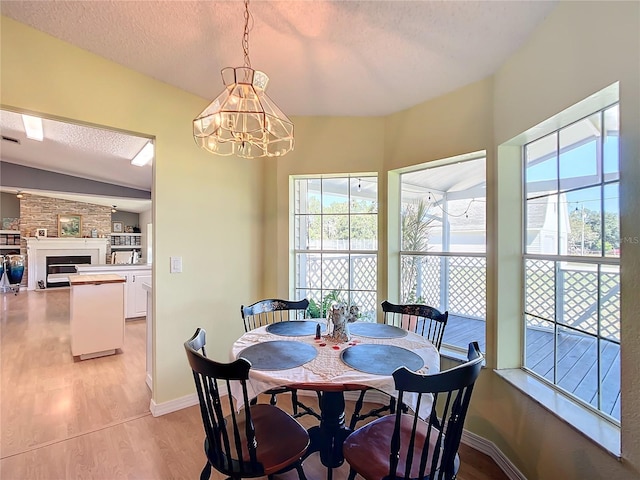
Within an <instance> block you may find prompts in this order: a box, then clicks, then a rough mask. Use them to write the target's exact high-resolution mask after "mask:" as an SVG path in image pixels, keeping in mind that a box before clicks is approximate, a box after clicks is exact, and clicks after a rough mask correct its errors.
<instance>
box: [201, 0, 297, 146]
mask: <svg viewBox="0 0 640 480" xmlns="http://www.w3.org/2000/svg"><path fill="white" fill-rule="evenodd" d="M250 18H251V19H253V18H252V16H251V14H250V13H249V0H245V2H244V35H243V37H242V50H243V51H244V66H243V67H226V68H223V69H222V72H221V73H222V81H223V83H224V85H225V89H224V91H223V92H222V93H221V94H220V95H218V97H217V98H216V99H215V100H214V101H213V102H211V104H210V105H209V106H208V107H207V108H205V110H204V111H203V112H202V113H201V114H200V115H198V117H197V118H196V119H195V120H194V121H193V138H194V139H195V141H196V144H198V145H199V146H200V147H202V148H204V149H205V150H207V151H209V152H211V153H215V154H217V155H237V156H239V157H244V158H258V157H279V156H282V155H285V154H286V153H288V152H289V151H291V150H292V149H293V123H292V122H291V120H289V119H288V118H287V116H286V115H285V114H284V113H282V111H281V110H280V109H279V108H278V106H277V105H276V104H275V103H274V102H273V100H271V99H270V98H269V97H268V96H267V94H266V92H265V90H266V89H267V84H268V83H269V77H268V76H267V75H266V74H265V73H264V72H261V71H259V70H254V69H253V68H251V60H250V59H249V30H250V29H249V19H250Z"/></svg>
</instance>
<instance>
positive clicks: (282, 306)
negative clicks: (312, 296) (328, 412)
mask: <svg viewBox="0 0 640 480" xmlns="http://www.w3.org/2000/svg"><path fill="white" fill-rule="evenodd" d="M308 308H309V300H307V299H306V298H305V299H302V300H281V299H278V298H270V299H265V300H260V301H258V302H256V303H253V304H251V305H249V306H246V307H245V306H244V305H242V306H241V307H240V315H241V316H242V321H243V322H244V331H245V332H248V331H250V330H254V329H256V328H258V327H262V326H265V325H271V324H272V323H276V322H287V321H290V320H305V319H306V318H308ZM265 393H266V394H268V395H271V400H270V403H271V405H275V404H276V403H277V400H276V395H280V394H282V393H291V406H292V410H293V416H294V417H295V418H299V417H301V416H303V415H312V416H314V417H316V418H317V419H318V420H320V415H319V414H318V413H317V412H316V411H315V410H313V409H312V408H311V407H309V406H307V405H305V404H304V403H302V402H301V401H299V400H298V392H297V390H296V389H294V388H289V387H279V388H272V389H270V390H267V391H266V392H265ZM318 395H319V394H318ZM319 400H320V398H319V397H318V401H319ZM252 402H253V403H255V402H256V400H255V399H254V400H252Z"/></svg>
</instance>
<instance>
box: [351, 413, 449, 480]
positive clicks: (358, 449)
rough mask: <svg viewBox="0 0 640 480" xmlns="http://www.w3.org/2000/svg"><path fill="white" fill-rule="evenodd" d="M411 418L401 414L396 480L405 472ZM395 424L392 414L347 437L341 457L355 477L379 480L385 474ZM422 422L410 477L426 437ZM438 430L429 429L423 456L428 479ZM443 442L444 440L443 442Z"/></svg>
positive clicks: (415, 473)
mask: <svg viewBox="0 0 640 480" xmlns="http://www.w3.org/2000/svg"><path fill="white" fill-rule="evenodd" d="M413 419H414V417H413V416H411V415H406V414H403V415H402V421H401V424H400V425H401V428H400V458H399V462H398V468H397V470H396V472H397V473H396V476H397V477H404V476H405V471H406V468H407V466H406V463H405V462H406V458H407V453H408V447H409V442H410V439H411V429H412V424H413ZM395 421H396V415H395V414H393V415H386V416H384V417H382V418H379V419H377V420H375V421H373V422H371V423H368V424H367V425H364V426H363V427H361V428H359V429H358V430H356V431H355V432H353V433H352V434H351V435H349V436H348V437H347V439H346V440H345V442H344V445H343V452H344V458H345V460H346V461H347V462H348V463H349V465H350V466H351V468H353V469H354V470H355V471H356V472H358V474H359V475H361V476H362V477H364V478H365V479H367V480H380V479H382V478H384V477H387V476H388V475H389V455H390V453H391V436H392V435H393V429H394V425H395ZM427 427H428V424H427V423H426V422H422V421H421V422H419V424H418V428H417V432H416V438H415V444H414V448H413V461H412V464H411V473H410V475H409V477H410V478H418V474H419V470H420V458H421V455H422V446H423V445H424V444H425V441H426V438H427ZM439 433H440V432H439V430H437V429H436V428H435V427H432V428H431V433H430V436H429V444H430V445H429V454H428V457H427V467H426V470H425V474H426V476H428V474H429V471H430V469H431V461H432V458H433V449H434V446H435V444H436V442H437V441H438V435H439ZM443 441H444V439H443Z"/></svg>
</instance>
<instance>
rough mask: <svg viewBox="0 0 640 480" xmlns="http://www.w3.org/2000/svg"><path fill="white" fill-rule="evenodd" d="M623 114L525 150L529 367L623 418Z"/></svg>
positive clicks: (608, 112) (577, 126)
mask: <svg viewBox="0 0 640 480" xmlns="http://www.w3.org/2000/svg"><path fill="white" fill-rule="evenodd" d="M618 123H619V121H618V106H617V105H614V106H611V107H609V108H606V109H604V110H601V111H598V112H596V113H594V114H592V115H590V116H588V117H586V118H583V119H581V120H579V121H577V122H575V123H573V124H571V125H569V126H567V127H564V128H562V129H560V130H557V131H555V132H553V133H551V134H550V135H547V136H545V137H543V138H540V139H537V140H535V141H533V142H531V143H529V144H527V145H525V148H524V172H525V180H524V191H525V200H524V202H525V203H524V208H525V211H524V224H525V225H524V228H525V232H524V241H525V245H524V252H525V255H524V269H523V270H524V288H525V291H524V295H525V298H524V322H525V342H524V343H525V352H524V359H523V364H524V366H525V369H527V370H529V371H530V372H531V373H533V374H535V375H537V376H539V377H541V378H543V379H545V380H546V381H548V382H550V383H552V384H554V385H555V386H556V387H557V388H559V389H560V390H562V391H565V392H566V393H568V394H569V395H570V396H572V397H574V398H576V399H578V400H579V401H581V402H583V403H584V404H587V405H590V406H591V407H592V408H594V409H597V410H598V411H599V412H601V413H604V414H605V415H606V416H607V417H609V418H612V419H615V420H617V421H619V420H620V265H619V263H620V262H619V252H620V250H619V249H620V233H619V224H620V219H619V197H618V184H619V169H618V134H619V127H618Z"/></svg>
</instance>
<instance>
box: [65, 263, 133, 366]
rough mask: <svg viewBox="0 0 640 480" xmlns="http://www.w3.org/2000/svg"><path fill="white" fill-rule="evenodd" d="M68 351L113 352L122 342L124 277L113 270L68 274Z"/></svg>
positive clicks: (89, 355) (98, 354)
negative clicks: (69, 346)
mask: <svg viewBox="0 0 640 480" xmlns="http://www.w3.org/2000/svg"><path fill="white" fill-rule="evenodd" d="M69 284H70V286H71V295H70V303H71V305H70V309H69V310H70V314H71V319H70V327H71V331H70V334H71V354H72V355H73V356H74V357H75V356H79V357H80V359H81V360H86V359H89V358H94V357H101V356H104V355H113V354H114V353H116V350H117V349H118V348H122V346H123V344H124V315H123V311H124V310H123V307H124V284H125V279H124V278H123V277H121V276H120V275H115V274H113V273H107V274H98V275H69Z"/></svg>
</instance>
